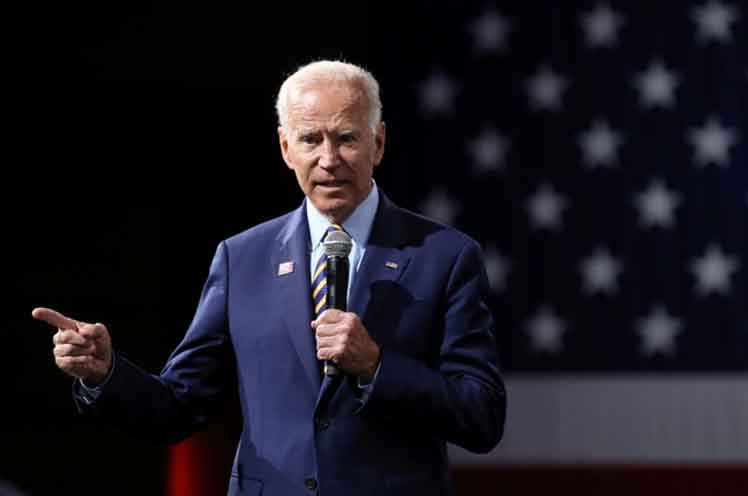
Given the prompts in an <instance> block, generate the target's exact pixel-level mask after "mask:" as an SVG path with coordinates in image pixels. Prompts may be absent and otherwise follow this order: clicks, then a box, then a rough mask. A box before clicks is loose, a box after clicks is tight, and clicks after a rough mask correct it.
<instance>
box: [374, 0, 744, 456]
mask: <svg viewBox="0 0 748 496" xmlns="http://www.w3.org/2000/svg"><path fill="white" fill-rule="evenodd" d="M415 5H417V6H416V7H413V11H412V12H410V14H408V16H409V19H410V21H411V22H412V23H413V26H414V29H412V30H407V29H402V30H397V31H396V34H393V35H392V38H391V39H389V40H388V43H389V45H390V46H389V48H390V49H391V50H392V51H393V52H392V53H393V54H396V55H393V57H394V58H395V59H396V60H397V63H395V62H391V63H390V64H388V63H387V62H383V64H382V65H383V67H385V68H387V67H392V69H391V70H390V71H386V72H385V76H384V82H383V100H384V117H385V121H386V122H387V123H388V133H389V134H388V140H389V141H388V152H387V153H388V155H387V156H386V157H385V164H384V166H383V167H382V169H383V170H382V171H379V172H378V173H384V174H390V175H387V176H386V186H387V188H388V190H390V191H391V190H393V189H394V190H396V194H397V195H398V196H399V197H407V196H408V195H409V192H410V191H423V194H422V195H420V194H419V195H416V196H415V197H413V196H411V198H412V201H411V203H412V204H411V206H412V207H414V208H416V209H418V210H420V211H422V212H425V213H427V214H429V215H431V216H433V217H436V218H438V219H441V220H443V221H444V222H446V223H449V224H452V225H454V226H456V227H458V228H460V229H463V230H465V231H466V232H468V233H469V234H471V235H473V236H474V237H476V238H477V239H478V240H479V241H480V242H481V243H482V245H483V246H484V249H485V254H486V257H487V272H488V276H489V279H490V281H491V284H492V288H493V297H494V299H493V301H492V305H493V308H494V310H495V315H496V318H497V325H498V330H499V340H500V345H501V352H502V355H501V356H502V360H503V367H504V371H505V372H506V374H507V377H508V384H509V402H510V411H509V422H508V425H507V434H506V439H505V442H504V443H503V444H502V445H501V446H500V447H499V448H498V449H497V450H496V451H495V452H494V453H493V454H492V455H491V456H489V457H488V458H486V457H472V456H469V455H467V454H466V453H463V452H461V451H459V450H455V451H454V456H455V458H456V459H457V460H458V462H460V463H486V462H487V461H488V460H490V461H491V462H493V461H508V462H512V461H519V462H535V461H537V462H549V461H550V462H553V461H580V460H581V461H591V462H596V461H613V462H630V461H638V460H662V461H671V462H672V461H683V460H691V461H694V460H695V461H701V460H704V461H728V462H736V461H737V462H745V461H748V375H746V370H748V309H747V307H748V128H747V126H746V125H747V124H748V118H747V117H746V115H748V35H747V34H746V33H748V3H746V2H739V1H735V0H732V1H717V0H705V1H704V0H698V1H689V2H687V1H682V2H651V1H635V2H623V1H619V2H605V1H603V2H596V1H574V2H539V1H532V0H530V1H522V2H516V1H507V2H466V3H463V2H440V3H438V4H434V3H432V2H417V3H416V4H415ZM419 12H420V13H422V14H423V15H422V16H420V17H419V16H418V13H419ZM416 26H417V28H416ZM398 33H399V34H398ZM404 59H410V60H411V61H412V62H411V63H404V62H403V60H404ZM395 65H396V66H397V67H396V68H395ZM414 122H415V123H416V124H413V123H414ZM406 128H407V129H408V131H407V132H406V133H404V131H403V130H404V129H406ZM412 129H417V130H418V131H417V132H414V131H412ZM403 134H405V136H403ZM393 162H394V165H393ZM388 167H389V168H392V169H396V170H394V171H389V172H384V170H385V169H386V168H388ZM424 186H425V187H424Z"/></svg>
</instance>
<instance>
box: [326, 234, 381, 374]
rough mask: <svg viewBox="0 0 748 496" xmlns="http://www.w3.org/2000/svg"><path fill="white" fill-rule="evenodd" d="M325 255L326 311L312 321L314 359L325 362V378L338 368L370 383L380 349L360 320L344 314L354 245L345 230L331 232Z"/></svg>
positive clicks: (349, 314)
mask: <svg viewBox="0 0 748 496" xmlns="http://www.w3.org/2000/svg"><path fill="white" fill-rule="evenodd" d="M323 246H324V250H325V255H326V256H327V304H328V309H327V310H325V311H324V312H322V314H321V315H320V316H319V318H317V320H315V321H313V322H312V329H314V330H315V335H316V338H317V358H318V359H320V360H325V375H336V374H338V373H339V371H338V367H340V368H342V369H343V370H344V371H345V372H348V373H350V374H353V375H356V376H358V377H361V378H362V379H365V380H369V379H371V378H372V377H373V376H374V373H375V371H376V369H377V365H378V364H379V356H380V350H379V346H378V345H377V344H376V343H375V342H374V340H373V339H372V338H371V336H370V335H369V333H368V331H367V330H366V328H365V327H364V325H363V323H362V322H361V319H359V318H358V316H357V315H356V314H354V313H350V312H347V295H348V275H349V271H350V267H349V264H348V254H349V253H350V252H351V248H352V247H353V242H352V241H351V238H350V236H349V235H348V234H347V233H346V232H344V231H333V232H330V233H329V234H328V235H327V237H326V238H325V241H324V242H323Z"/></svg>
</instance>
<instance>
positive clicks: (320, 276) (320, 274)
mask: <svg viewBox="0 0 748 496" xmlns="http://www.w3.org/2000/svg"><path fill="white" fill-rule="evenodd" d="M342 230H343V228H342V227H340V226H339V225H338V224H332V225H330V227H328V228H327V231H326V232H325V234H324V236H322V240H321V241H320V242H322V241H324V240H325V238H326V237H327V235H328V234H330V233H331V232H333V231H342ZM312 301H313V302H314V315H315V317H319V315H320V314H321V313H322V312H324V311H325V310H326V309H327V256H325V252H324V251H322V254H321V255H320V257H319V260H317V265H315V267H314V274H313V275H312Z"/></svg>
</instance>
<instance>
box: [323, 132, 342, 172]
mask: <svg viewBox="0 0 748 496" xmlns="http://www.w3.org/2000/svg"><path fill="white" fill-rule="evenodd" d="M318 163H319V166H320V167H322V168H324V169H331V168H333V167H336V166H337V165H339V164H340V153H339V150H338V146H337V144H336V143H335V141H334V140H331V139H329V138H325V140H324V142H323V143H322V146H321V147H320V156H319V161H318Z"/></svg>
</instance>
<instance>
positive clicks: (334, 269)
mask: <svg viewBox="0 0 748 496" xmlns="http://www.w3.org/2000/svg"><path fill="white" fill-rule="evenodd" d="M348 272H349V268H348V257H335V256H332V257H327V306H328V308H335V309H336V310H342V311H343V312H345V311H347V309H348ZM339 373H340V371H339V369H338V366H337V365H336V364H335V362H333V361H331V360H325V375H330V376H333V375H338V374H339Z"/></svg>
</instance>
